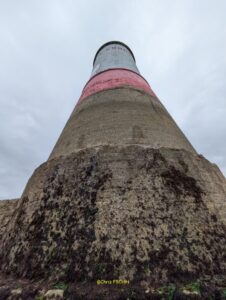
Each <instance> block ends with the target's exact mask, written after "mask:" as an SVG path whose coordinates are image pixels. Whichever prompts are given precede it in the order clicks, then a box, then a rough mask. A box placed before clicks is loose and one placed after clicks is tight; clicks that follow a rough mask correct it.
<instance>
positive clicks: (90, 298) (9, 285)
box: [0, 275, 226, 300]
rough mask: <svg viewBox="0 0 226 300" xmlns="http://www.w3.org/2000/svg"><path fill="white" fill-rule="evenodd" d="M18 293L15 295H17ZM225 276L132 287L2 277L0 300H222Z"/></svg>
mask: <svg viewBox="0 0 226 300" xmlns="http://www.w3.org/2000/svg"><path fill="white" fill-rule="evenodd" d="M59 288H60V289H62V297H59V296H58V298H57V297H54V296H53V297H48V298H47V297H46V296H45V295H47V293H48V291H54V290H58V291H59ZM15 291H16V293H15ZM225 294H226V276H222V275H219V276H215V277H212V278H210V277H207V278H199V279H197V280H196V281H193V282H184V283H181V282H179V283H176V282H175V283H168V284H165V285H159V284H154V285H150V284H149V285H148V284H147V283H146V282H145V281H142V282H139V283H134V282H130V283H129V284H125V285H123V284H102V285H98V284H97V283H96V282H83V283H62V282H61V283H56V282H52V283H46V282H45V281H44V280H41V281H38V282H33V281H29V280H26V279H16V278H13V277H6V276H1V275H0V300H44V299H53V300H55V299H64V300H75V299H76V300H84V299H85V300H128V299H129V300H137V299H139V300H143V299H154V300H155V299H156V300H157V299H159V300H164V299H166V300H187V299H196V300H197V299H200V300H201V299H202V300H209V299H211V300H214V299H216V300H223V299H225Z"/></svg>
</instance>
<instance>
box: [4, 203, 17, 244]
mask: <svg viewBox="0 0 226 300" xmlns="http://www.w3.org/2000/svg"><path fill="white" fill-rule="evenodd" d="M18 200H19V199H11V200H0V239H1V236H2V234H3V233H4V232H5V228H6V225H7V224H8V222H9V221H10V219H11V217H12V215H13V213H14V211H15V209H16V205H17V203H18Z"/></svg>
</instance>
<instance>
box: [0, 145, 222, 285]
mask: <svg viewBox="0 0 226 300" xmlns="http://www.w3.org/2000/svg"><path fill="white" fill-rule="evenodd" d="M225 196H226V183H225V178H224V177H223V175H222V174H221V172H220V171H219V169H217V168H216V167H215V166H213V165H212V164H211V163H210V162H208V161H207V160H206V159H204V158H203V157H201V156H197V155H194V154H192V153H191V152H188V151H185V150H175V149H169V148H161V149H151V148H148V147H143V146H135V145H133V146H121V147H110V146H102V147H99V148H98V147H97V148H92V149H86V150H82V151H80V152H78V153H74V154H71V155H69V156H65V157H64V156H62V157H59V158H55V159H52V160H49V161H48V162H47V163H45V164H43V165H41V166H40V167H39V168H38V169H37V170H36V171H35V172H34V174H33V176H32V177H31V179H30V180H29V182H28V184H27V186H26V189H25V191H24V193H23V195H22V197H21V199H20V204H19V207H18V209H17V211H16V213H15V214H14V215H13V219H12V221H11V222H10V223H9V224H8V228H7V231H6V233H5V234H4V236H3V239H2V241H1V242H0V243H1V247H0V263H1V268H2V270H3V271H4V272H9V273H13V274H15V275H17V276H20V277H25V278H32V280H38V279H39V278H46V280H47V281H48V280H56V281H59V280H60V281H66V282H68V281H75V282H80V281H85V282H95V280H97V279H105V280H107V279H119V278H121V279H129V280H131V281H132V282H140V281H142V280H145V282H152V283H153V282H157V283H166V282H172V281H183V280H188V279H191V280H193V279H194V278H199V277H200V276H206V275H210V276H212V275H213V274H225V270H226V264H225V263H226V255H225V253H226V228H225V224H226V218H225V217H226V203H225V198H226V197H225Z"/></svg>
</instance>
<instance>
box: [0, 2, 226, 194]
mask: <svg viewBox="0 0 226 300" xmlns="http://www.w3.org/2000/svg"><path fill="white" fill-rule="evenodd" d="M225 13H226V1H225V0H222V1H221V0H212V1H211V0H209V1H207V0H187V1H186V0H178V1H175V0H172V1H167V0H164V1H163V0H156V1H153V0H147V1H145V0H138V1H136V0H114V1H112V0H107V1H106V0H105V1H104V0H52V1H51V0H37V1H35V0H27V1H22V0H20V1H18V0H5V1H4V0H0V199H10V198H15V197H19V196H20V195H21V193H22V191H23V189H24V187H25V184H26V182H27V180H28V178H29V177H30V176H31V174H32V172H33V171H34V169H35V168H36V167H38V166H39V165H40V164H41V163H42V162H44V161H45V160H46V159H47V158H48V156H49V154H50V152H51V150H52V148H53V146H54V144H55V142H56V140H57V138H58V136H59V135H60V133H61V131H62V129H63V127H64V125H65V123H66V121H67V119H68V117H69V115H70V113H71V112H72V110H73V108H74V106H75V104H76V102H77V100H78V98H79V96H80V93H81V91H82V88H83V87H84V85H85V83H86V81H87V80H88V79H89V77H90V73H91V70H92V61H93V58H94V55H95V53H96V51H97V49H98V48H99V47H100V46H101V45H102V44H103V43H106V42H108V41H111V40H119V41H122V42H124V43H126V44H127V45H128V46H129V47H130V48H131V49H132V51H133V53H134V55H135V57H136V61H137V66H138V68H139V70H140V72H141V74H142V75H143V76H144V77H145V78H146V79H147V81H148V82H149V83H150V85H151V87H152V89H153V90H154V92H155V93H156V94H157V95H158V97H159V99H160V100H161V101H162V103H163V104H164V105H165V107H166V108H167V110H168V111H169V112H170V114H171V115H172V117H173V118H174V119H175V121H176V122H177V124H178V125H179V126H180V128H181V129H182V130H183V132H184V133H185V134H186V136H187V137H188V139H189V140H190V142H191V143H192V144H193V146H194V147H195V149H196V150H197V151H198V153H201V154H203V155H204V156H205V157H206V158H207V159H208V160H210V161H211V162H214V163H216V164H217V165H218V166H219V167H220V169H221V170H222V172H223V173H224V174H226V152H225V149H226V105H225V104H226V17H225Z"/></svg>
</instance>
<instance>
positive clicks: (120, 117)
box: [50, 42, 195, 159]
mask: <svg viewBox="0 0 226 300" xmlns="http://www.w3.org/2000/svg"><path fill="white" fill-rule="evenodd" d="M129 144H139V145H147V146H151V147H152V148H161V147H168V148H175V149H185V150H187V151H190V152H192V153H195V150H194V149H193V147H192V146H191V144H190V143H189V141H188V140H187V139H186V137H185V136H184V134H183V133H182V132H181V130H180V129H179V128H178V126H177V125H176V123H175V122H174V120H173V119H172V117H171V116H170V115H169V113H168V112H167V110H166V109H165V108H164V106H163V105H162V103H161V102H160V101H159V99H158V98H157V97H156V95H155V94H154V92H153V91H152V89H151V87H150V86H149V84H148V82H147V81H146V80H145V79H144V78H143V77H142V76H141V74H140V72H139V70H138V68H137V66H136V62H135V58H134V55H133V53H132V51H131V50H130V49H129V47H128V46H126V45H125V44H123V43H121V42H109V43H106V44H104V45H103V46H102V47H101V48H100V49H99V50H98V51H97V53H96V55H95V58H94V63H93V70H92V74H91V78H90V80H89V81H88V82H87V84H86V85H85V87H84V89H83V91H82V95H81V97H80V99H79V101H78V103H77V105H76V107H75V109H74V111H73V112H72V114H71V116H70V118H69V120H68V122H67V124H66V126H65V128H64V129H63V132H62V134H61V136H60V138H59V140H58V141H57V143H56V145H55V147H54V149H53V151H52V153H51V155H50V159H51V158H54V157H57V156H60V155H68V154H70V153H73V152H76V151H78V150H81V149H84V148H90V147H97V146H100V145H129Z"/></svg>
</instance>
